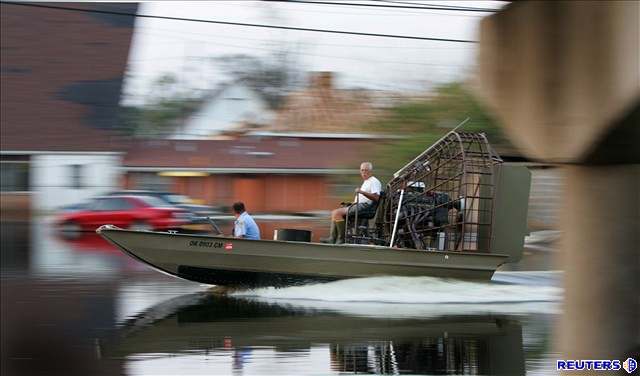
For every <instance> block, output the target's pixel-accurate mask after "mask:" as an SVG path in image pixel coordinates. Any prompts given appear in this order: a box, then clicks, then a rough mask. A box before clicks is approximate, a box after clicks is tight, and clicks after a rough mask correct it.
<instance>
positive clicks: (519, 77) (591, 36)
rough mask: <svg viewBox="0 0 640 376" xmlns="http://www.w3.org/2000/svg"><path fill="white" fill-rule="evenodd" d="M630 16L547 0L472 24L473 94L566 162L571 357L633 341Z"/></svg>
mask: <svg viewBox="0 0 640 376" xmlns="http://www.w3.org/2000/svg"><path fill="white" fill-rule="evenodd" d="M639 21H640V2H636V1H628V2H627V1H620V2H616V1H610V2H586V1H581V2H577V1H576V2H573V1H566V2H565V1H558V2H555V1H554V2H551V1H550V2H517V3H512V4H510V5H508V6H507V7H505V9H503V10H502V11H500V12H498V13H496V14H494V15H492V16H489V17H486V18H485V19H484V20H483V21H482V24H481V37H480V56H479V59H480V69H479V91H480V95H481V96H482V97H483V98H484V99H485V101H486V102H487V104H488V105H489V106H490V107H491V108H492V109H493V110H494V111H495V113H496V115H497V116H498V118H500V120H501V122H502V123H503V124H504V127H505V132H506V133H507V135H508V136H509V137H510V138H511V140H512V141H513V142H514V143H515V144H516V145H517V146H519V148H520V149H521V150H522V151H524V152H525V154H527V156H528V157H529V158H531V159H534V160H538V161H543V162H548V163H554V164H559V165H564V172H565V178H566V180H565V192H564V202H565V206H564V208H563V220H562V222H561V225H560V226H561V230H562V231H563V232H564V234H563V237H564V238H563V242H562V244H563V245H562V253H563V261H564V265H563V269H564V270H565V309H564V317H563V320H562V328H561V330H560V331H559V334H560V336H561V338H558V340H559V341H557V343H559V344H560V346H561V349H560V350H561V351H562V356H563V357H564V358H568V359H621V360H624V359H626V357H627V356H632V353H633V351H637V350H638V344H639V343H640V219H639V216H640V198H639V197H638V196H639V195H640V168H639V163H640V125H639V124H640V22H639ZM584 373H585V374H588V373H590V372H587V371H584ZM572 374H576V373H575V372H573V373H572ZM578 374H580V373H578Z"/></svg>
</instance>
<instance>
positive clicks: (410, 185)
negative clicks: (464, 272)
mask: <svg viewBox="0 0 640 376" xmlns="http://www.w3.org/2000/svg"><path fill="white" fill-rule="evenodd" d="M501 163H502V160H501V159H500V157H499V156H498V155H497V154H496V153H495V152H494V151H493V149H492V148H491V146H490V145H489V142H488V141H487V138H486V136H485V135H484V134H483V133H473V132H458V131H451V132H449V133H448V134H447V135H445V136H444V137H443V138H442V139H440V140H439V141H438V142H436V143H435V144H433V145H432V146H431V147H429V148H428V149H427V150H425V151H424V152H423V153H422V154H421V155H419V156H418V157H416V158H415V159H414V160H413V161H411V162H410V163H408V164H407V165H406V166H404V167H403V168H402V169H400V170H399V171H398V172H396V173H395V174H394V178H393V179H392V180H391V181H390V182H389V184H388V185H387V187H386V190H385V192H386V193H385V196H384V198H383V199H382V200H381V202H380V210H381V211H382V212H381V213H379V214H380V215H379V216H378V217H377V223H376V224H377V237H378V239H379V240H382V243H386V244H387V245H391V246H398V247H402V248H415V249H437V250H446V251H454V250H458V251H479V252H488V251H489V249H490V246H491V244H490V243H491V235H492V234H491V227H492V226H491V225H492V219H493V207H494V204H493V201H494V197H495V193H496V192H495V190H496V181H497V176H496V171H498V170H499V169H498V168H497V167H498V166H497V165H499V164H501ZM398 208H399V210H398ZM396 217H397V219H396ZM394 227H395V232H394ZM392 241H393V243H394V244H391V242H392Z"/></svg>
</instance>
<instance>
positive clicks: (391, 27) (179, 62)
mask: <svg viewBox="0 0 640 376" xmlns="http://www.w3.org/2000/svg"><path fill="white" fill-rule="evenodd" d="M352 2H356V1H355V0H354V1H352ZM360 3H362V4H367V3H369V4H384V5H396V6H397V5H407V4H406V3H409V1H403V2H402V3H403V4H398V3H393V4H392V3H391V2H389V3H381V2H370V1H365V2H363V1H360ZM413 3H418V4H423V5H425V4H434V5H447V6H466V7H478V8H493V9H495V8H499V7H502V6H504V4H506V3H505V2H497V1H424V2H422V3H420V2H419V1H415V0H414V1H413ZM138 13H139V14H150V15H160V16H172V17H186V18H198V19H207V20H219V21H231V22H243V23H259V24H270V25H286V26H294V27H305V28H318V29H333V30H347V31H358V32H366V33H383V34H401V35H412V36H421V37H435V38H450V39H467V40H468V39H472V40H477V39H478V25H479V22H480V20H481V18H482V17H483V16H486V15H488V14H490V13H479V12H459V11H438V10H415V9H390V8H375V7H351V6H338V5H325V4H323V5H319V4H301V3H286V4H285V3H281V2H275V3H274V2H263V1H211V2H170V1H163V2H147V3H142V4H141V6H140V8H139V10H138ZM283 46H284V47H285V48H287V49H288V50H290V51H293V52H294V55H295V58H296V61H297V62H298V63H299V65H300V67H301V68H302V70H303V71H333V72H335V73H336V77H337V84H338V85H339V86H340V87H345V88H347V87H351V88H353V87H362V88H370V89H380V90H401V91H418V90H422V89H424V88H428V87H430V86H432V85H433V84H437V83H442V82H446V81H451V80H455V79H460V78H462V77H465V76H466V75H468V74H469V72H470V71H471V70H472V68H473V66H474V64H475V54H476V45H475V44H471V43H452V42H436V41H424V40H410V39H391V38H379V37H366V36H355V35H338V34H326V33H315V32H304V31H290V30H276V29H264V28H251V27H240V26H227V25H216V24H204V23H195V22H184V21H173V20H160V19H147V18H138V19H137V20H136V27H135V33H134V38H133V44H132V49H131V54H130V57H129V65H128V79H127V80H126V83H125V93H126V99H125V101H126V102H127V103H142V102H144V100H145V98H147V97H149V95H150V93H151V91H152V85H151V84H152V83H153V82H154V81H155V80H157V78H158V77H160V76H161V75H162V74H164V73H172V74H175V75H176V76H177V77H178V79H179V80H180V83H181V86H182V87H184V88H186V89H210V88H212V87H215V86H216V85H218V84H219V83H220V82H222V81H224V80H225V79H228V77H225V76H224V75H223V73H222V72H221V71H220V67H219V65H218V64H217V63H213V62H212V61H211V59H210V58H211V57H220V56H224V55H229V54H239V53H242V54H249V55H255V56H259V57H260V56H267V55H269V54H270V53H271V52H273V51H274V50H275V49H278V48H283Z"/></svg>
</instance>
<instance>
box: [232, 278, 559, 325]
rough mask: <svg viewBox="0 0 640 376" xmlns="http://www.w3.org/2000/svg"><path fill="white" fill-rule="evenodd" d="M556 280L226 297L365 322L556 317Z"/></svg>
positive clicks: (392, 283)
mask: <svg viewBox="0 0 640 376" xmlns="http://www.w3.org/2000/svg"><path fill="white" fill-rule="evenodd" d="M559 277H560V273H559V272H501V273H496V275H495V276H494V280H492V281H491V282H488V283H481V282H468V281H460V280H453V279H446V278H435V277H372V278H360V279H348V280H341V281H335V282H330V283H321V284H314V285H305V286H293V287H287V288H279V289H278V288H272V287H269V288H259V289H253V290H245V291H237V292H234V293H231V294H230V295H231V296H234V297H240V298H246V299H253V300H259V301H266V302H273V303H278V304H289V305H293V306H296V307H299V308H305V307H306V308H310V309H323V308H324V309H331V310H339V311H347V312H345V313H349V314H355V315H359V314H362V315H365V316H372V315H373V316H377V315H384V316H387V315H391V316H393V317H407V316H414V315H419V316H421V317H424V316H438V315H442V314H470V313H473V314H476V313H509V314H520V313H523V314H524V313H530V312H541V313H557V312H559V304H558V303H559V302H560V301H561V300H562V297H563V290H562V288H561V287H559V286H558V285H559V283H558V281H559Z"/></svg>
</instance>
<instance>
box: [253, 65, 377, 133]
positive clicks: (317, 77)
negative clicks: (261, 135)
mask: <svg viewBox="0 0 640 376" xmlns="http://www.w3.org/2000/svg"><path fill="white" fill-rule="evenodd" d="M372 102H373V101H372V98H371V97H370V96H369V93H368V92H366V91H363V90H340V89H336V88H335V87H334V84H333V76H332V74H331V73H330V72H319V73H315V74H314V75H312V76H311V80H310V84H309V86H308V87H307V88H305V89H303V90H300V91H296V92H293V93H291V94H290V95H289V96H288V97H287V99H286V100H285V104H284V105H283V106H282V108H281V109H280V110H279V111H278V113H277V115H276V119H275V121H274V122H273V124H271V125H269V126H268V127H264V128H262V129H263V130H266V131H276V132H340V133H354V132H355V133H359V132H363V131H365V129H364V128H363V127H364V126H366V123H367V122H370V121H371V120H373V119H376V118H378V117H379V116H380V115H381V114H382V111H381V110H380V109H378V108H375V107H374V106H372Z"/></svg>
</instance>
